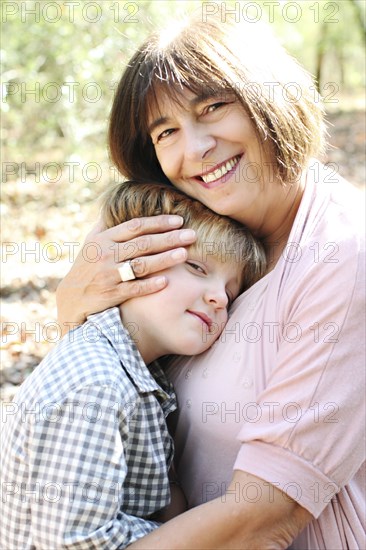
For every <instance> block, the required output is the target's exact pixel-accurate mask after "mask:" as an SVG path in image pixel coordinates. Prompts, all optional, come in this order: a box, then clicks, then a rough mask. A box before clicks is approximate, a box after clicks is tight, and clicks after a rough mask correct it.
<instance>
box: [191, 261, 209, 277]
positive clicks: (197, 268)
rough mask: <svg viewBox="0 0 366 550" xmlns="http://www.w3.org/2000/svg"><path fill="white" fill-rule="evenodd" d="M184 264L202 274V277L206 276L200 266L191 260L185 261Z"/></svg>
mask: <svg viewBox="0 0 366 550" xmlns="http://www.w3.org/2000/svg"><path fill="white" fill-rule="evenodd" d="M186 264H187V265H189V267H191V268H192V269H193V270H194V271H197V272H198V273H202V274H203V275H204V274H206V270H205V268H204V267H203V266H202V265H200V264H198V263H196V262H193V261H192V260H189V261H187V262H186Z"/></svg>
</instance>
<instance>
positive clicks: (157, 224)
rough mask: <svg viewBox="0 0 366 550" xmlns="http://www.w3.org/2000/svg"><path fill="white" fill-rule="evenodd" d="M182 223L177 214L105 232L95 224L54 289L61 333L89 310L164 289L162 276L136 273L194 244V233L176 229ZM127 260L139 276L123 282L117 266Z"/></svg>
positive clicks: (179, 258)
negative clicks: (66, 272) (71, 264)
mask: <svg viewBox="0 0 366 550" xmlns="http://www.w3.org/2000/svg"><path fill="white" fill-rule="evenodd" d="M182 223H183V219H182V218H181V217H180V216H166V215H165V216H154V217H151V218H139V219H134V220H130V221H128V222H125V223H122V224H120V225H117V226H115V227H112V228H110V229H107V230H105V231H102V230H101V227H100V226H99V227H98V226H97V227H96V228H95V229H94V230H92V231H91V232H90V233H89V235H88V236H87V238H86V241H85V243H84V245H83V248H82V250H81V252H80V253H79V255H78V257H77V258H76V260H75V263H74V265H73V267H72V268H71V270H70V271H69V273H68V274H67V275H66V277H65V278H64V279H63V280H62V281H61V283H60V284H59V286H58V289H57V292H56V299H57V309H58V319H59V322H60V325H61V330H62V332H63V334H65V333H67V332H68V330H70V328H73V327H75V326H76V325H78V324H81V323H83V322H84V321H85V319H86V317H87V316H88V315H89V314H91V313H97V312H99V311H103V310H104V309H107V308H109V307H113V306H116V305H119V304H121V303H123V302H125V301H126V300H128V299H129V298H132V297H133V296H138V295H144V294H150V293H153V292H156V291H158V290H161V289H162V288H164V287H165V286H166V284H167V281H166V279H165V278H162V277H149V278H147V279H142V280H140V277H145V276H150V275H152V274H155V273H157V272H158V271H160V270H162V269H166V268H167V267H171V266H173V265H175V264H178V263H180V262H184V261H185V259H186V251H185V249H184V248H182V247H183V246H187V245H189V244H191V243H192V242H194V241H195V235H194V232H193V231H192V230H191V229H181V230H179V229H178V230H177V228H179V227H180V226H181V225H182ZM92 246H93V259H92V260H88V248H89V250H90V249H91V247H92ZM177 247H179V248H177ZM96 251H97V253H98V254H97V258H98V259H97V261H95V254H96ZM89 254H90V255H91V252H89ZM131 259H135V260H134V262H133V268H134V271H135V273H136V275H137V276H138V279H137V280H134V281H130V282H126V283H122V282H121V279H120V276H119V273H118V271H117V267H118V264H120V263H121V262H124V261H126V260H131Z"/></svg>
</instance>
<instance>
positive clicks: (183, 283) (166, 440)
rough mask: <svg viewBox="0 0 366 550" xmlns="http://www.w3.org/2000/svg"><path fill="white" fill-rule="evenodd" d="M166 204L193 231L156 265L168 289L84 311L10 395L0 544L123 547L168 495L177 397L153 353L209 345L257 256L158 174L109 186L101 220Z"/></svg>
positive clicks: (258, 266) (252, 244)
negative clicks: (184, 252) (176, 252)
mask: <svg viewBox="0 0 366 550" xmlns="http://www.w3.org/2000/svg"><path fill="white" fill-rule="evenodd" d="M168 213H169V214H178V215H181V216H183V218H184V220H185V225H186V226H187V227H190V228H192V229H195V230H196V232H197V237H198V239H197V242H196V243H195V244H194V245H192V246H190V247H189V249H188V258H187V260H186V262H185V263H184V264H180V265H177V266H174V267H171V268H169V269H166V270H164V271H162V272H161V273H162V274H164V275H165V276H166V277H167V278H168V285H167V287H166V288H165V289H163V290H162V291H160V292H158V293H155V294H150V295H147V296H140V297H136V298H133V299H130V300H128V301H127V302H125V303H123V304H122V306H120V307H119V308H117V307H115V308H111V309H108V310H106V311H104V312H101V313H98V314H95V315H91V316H89V317H88V320H87V322H86V323H85V324H84V325H83V326H80V327H77V328H76V329H74V330H73V331H71V332H70V333H69V334H68V335H66V336H65V337H64V338H63V339H62V340H61V341H60V342H59V344H58V345H57V346H56V347H55V348H54V349H53V351H52V352H51V353H50V354H49V355H48V356H47V357H46V358H45V359H44V360H43V361H42V362H41V364H40V365H39V367H38V368H37V369H36V370H35V371H34V372H33V373H32V375H31V376H30V377H29V378H28V379H27V380H26V381H25V383H24V384H23V385H22V387H21V388H20V391H19V392H18V395H17V396H16V397H15V399H14V403H13V411H14V414H13V415H10V414H9V415H8V417H7V420H6V425H5V430H4V434H3V459H2V462H3V464H2V472H3V474H2V475H3V483H2V487H3V489H2V491H3V495H2V519H3V523H2V525H3V526H2V527H1V530H0V546H1V547H3V548H9V549H10V548H23V549H30V548H37V549H38V548H44V549H47V550H49V549H50V548H52V549H57V548H69V549H70V548H73V549H76V548H77V549H78V550H83V549H85V550H89V549H90V548H108V549H113V548H125V547H126V546H128V545H129V544H131V543H132V542H133V541H134V540H136V539H138V538H140V537H142V536H143V535H145V534H147V533H148V532H150V531H151V530H152V529H154V528H155V527H156V526H157V523H156V522H155V521H153V515H154V517H156V514H157V513H158V512H159V510H162V509H163V508H164V507H166V506H167V505H168V504H169V502H170V488H169V478H168V471H169V468H170V466H171V463H172V458H173V444H172V440H171V437H170V435H169V433H168V430H167V426H166V421H165V419H166V417H167V415H168V414H169V413H170V412H172V411H174V410H175V408H176V402H175V396H174V393H173V389H172V386H171V385H170V384H169V382H168V381H167V379H166V378H165V376H164V372H163V371H162V369H161V367H160V366H159V365H158V364H157V363H156V362H155V360H156V359H158V358H159V357H162V356H164V355H168V354H185V355H194V354H199V353H202V352H203V351H205V350H206V349H208V348H209V347H210V346H211V345H212V344H213V343H214V341H215V340H216V339H217V338H218V336H219V335H220V333H221V331H222V330H223V328H224V325H225V323H226V320H227V308H228V305H229V304H230V302H231V301H232V300H234V299H235V298H236V296H237V295H238V294H239V292H241V291H242V290H244V289H245V288H247V287H249V286H251V285H252V284H253V283H254V282H255V281H256V280H257V279H258V278H260V276H261V275H262V274H263V270H264V265H265V261H264V252H263V250H262V248H261V246H260V245H259V244H258V243H257V242H256V241H255V240H254V238H253V237H252V236H251V235H250V234H249V233H248V231H247V230H246V229H245V228H243V227H241V226H240V225H239V224H237V223H236V222H233V221H231V220H228V219H226V218H222V217H220V216H218V215H217V214H214V213H213V212H211V211H210V210H208V209H207V208H206V207H204V206H203V205H202V204H201V203H199V202H197V201H194V200H192V199H190V198H188V197H186V196H185V195H183V194H182V193H180V192H179V191H177V190H175V189H173V188H171V187H168V186H166V185H163V184H150V183H149V184H142V183H136V182H126V183H123V184H121V185H119V186H117V187H116V188H115V189H114V190H112V192H109V193H108V195H107V196H106V198H105V202H104V206H103V209H102V219H103V221H104V223H105V225H106V226H107V227H112V226H113V225H116V224H118V223H121V222H123V221H127V220H129V219H131V218H136V217H141V216H151V215H154V214H168ZM121 321H122V322H121ZM147 364H149V367H147V366H146V365H147Z"/></svg>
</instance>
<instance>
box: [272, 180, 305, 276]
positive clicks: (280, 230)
mask: <svg viewBox="0 0 366 550" xmlns="http://www.w3.org/2000/svg"><path fill="white" fill-rule="evenodd" d="M305 184H306V171H304V172H303V174H302V176H301V180H300V182H299V184H298V185H296V187H295V186H293V191H292V192H290V193H289V195H288V200H289V202H288V208H287V209H286V214H285V216H284V217H283V219H282V220H281V223H280V224H279V225H278V226H277V227H276V229H275V231H273V232H272V233H271V234H270V235H267V236H265V237H264V238H263V240H262V242H263V245H264V248H265V251H266V256H267V270H266V273H269V272H270V271H272V270H273V269H274V267H275V266H276V264H277V262H278V260H279V259H280V257H281V255H282V253H283V251H284V249H285V247H286V245H287V243H288V239H289V236H290V233H291V230H292V227H293V224H294V221H295V218H296V215H297V212H298V210H299V207H300V204H301V200H302V197H303V194H304V190H305Z"/></svg>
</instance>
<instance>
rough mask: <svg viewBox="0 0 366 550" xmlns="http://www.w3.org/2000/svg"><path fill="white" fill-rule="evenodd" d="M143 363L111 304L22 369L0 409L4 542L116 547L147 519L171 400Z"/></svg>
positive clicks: (167, 447)
mask: <svg viewBox="0 0 366 550" xmlns="http://www.w3.org/2000/svg"><path fill="white" fill-rule="evenodd" d="M137 336H138V333H137ZM150 372H151V373H153V376H152V374H151V373H150ZM150 372H149V370H148V369H147V367H146V365H145V364H144V363H143V361H142V359H141V356H140V354H139V353H138V351H137V350H136V348H135V346H134V344H133V343H132V342H131V340H130V338H129V336H127V334H126V332H125V331H124V329H123V327H122V325H121V322H120V317H119V312H118V308H112V309H109V310H107V311H104V312H102V313H99V314H97V315H93V316H91V317H89V319H88V322H87V323H86V324H85V325H84V326H83V327H78V328H77V329H75V330H73V331H72V332H71V333H70V334H69V335H67V336H66V337H65V338H64V339H63V340H62V341H61V342H60V343H59V344H58V345H57V346H56V347H55V348H54V349H53V351H52V352H51V353H50V354H49V355H48V356H47V357H46V358H45V359H44V360H43V361H42V363H41V364H40V365H39V366H38V367H37V369H36V370H35V371H34V372H33V373H32V375H31V376H29V377H28V379H27V380H26V382H25V383H24V384H23V385H22V387H21V388H20V391H19V392H18V394H17V395H16V397H15V399H14V401H13V404H8V405H7V406H6V407H5V414H4V415H3V419H2V421H3V430H4V431H3V434H2V459H1V472H2V474H1V477H2V483H1V488H2V499H1V526H0V547H1V548H2V549H3V550H19V549H22V550H26V549H34V548H37V549H45V550H52V549H56V548H57V549H59V548H63V549H66V548H67V549H71V548H72V549H78V550H91V549H93V548H98V549H101V548H106V549H108V550H111V549H114V548H125V547H126V546H127V545H128V544H131V543H132V542H133V541H134V540H136V539H138V538H140V537H142V536H143V535H145V534H147V533H149V532H150V531H151V530H152V529H154V528H155V527H156V525H157V523H156V522H154V521H150V520H149V519H148V517H149V516H150V515H151V514H153V513H154V512H156V511H158V510H159V509H161V508H162V507H164V506H166V505H167V504H168V503H169V500H170V491H169V482H168V476H167V472H168V469H169V466H170V464H171V460H172V454H173V445H172V441H171V438H170V436H169V433H168V430H167V427H166V423H165V417H166V416H167V415H168V414H169V413H170V412H171V411H173V410H175V408H176V402H175V396H174V393H173V391H172V386H171V385H170V384H169V383H168V382H167V380H166V378H165V377H164V374H163V372H162V371H161V369H160V368H159V366H158V365H157V364H154V365H152V366H151V368H150Z"/></svg>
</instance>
